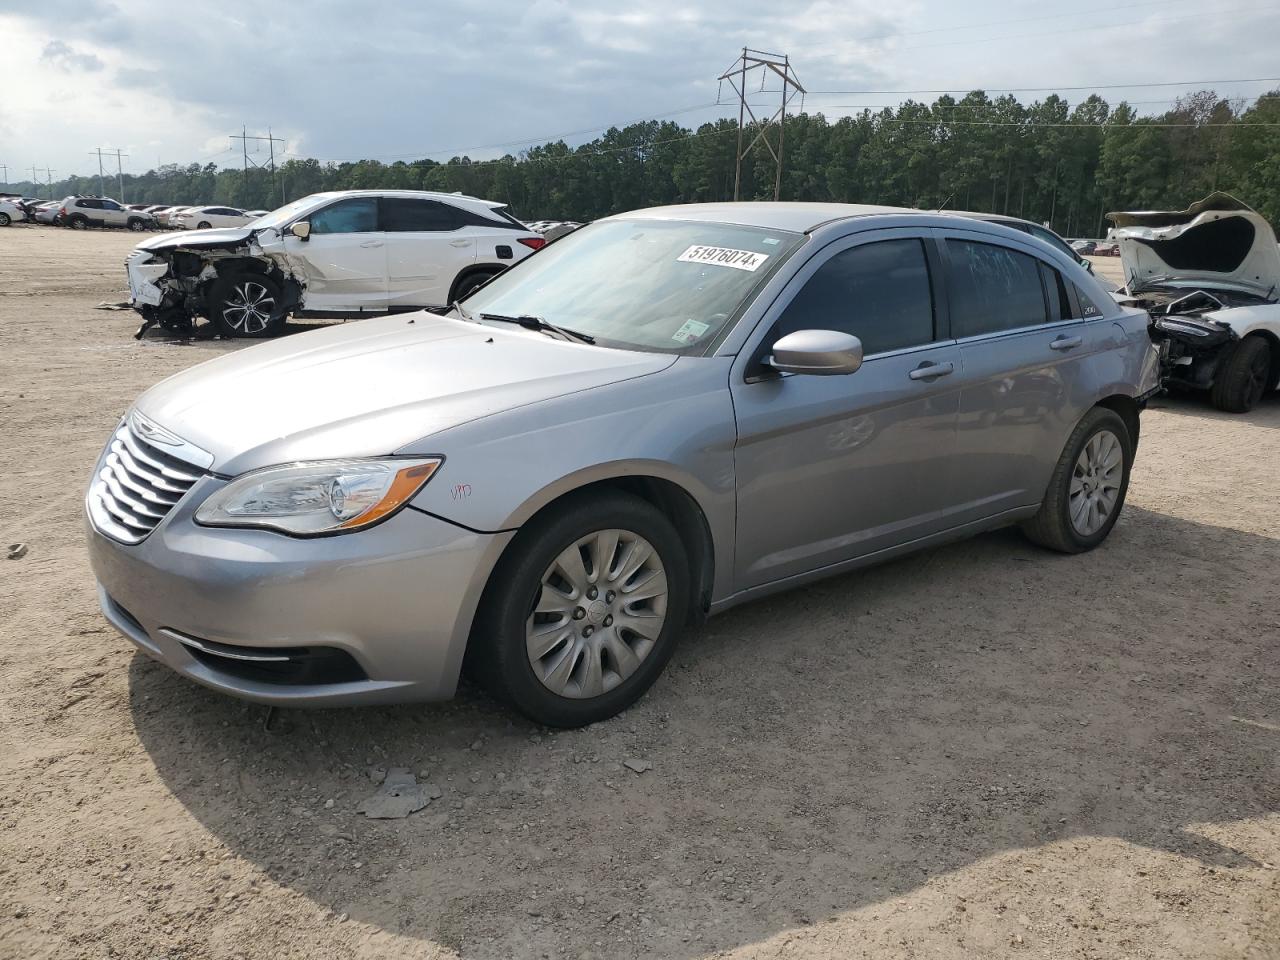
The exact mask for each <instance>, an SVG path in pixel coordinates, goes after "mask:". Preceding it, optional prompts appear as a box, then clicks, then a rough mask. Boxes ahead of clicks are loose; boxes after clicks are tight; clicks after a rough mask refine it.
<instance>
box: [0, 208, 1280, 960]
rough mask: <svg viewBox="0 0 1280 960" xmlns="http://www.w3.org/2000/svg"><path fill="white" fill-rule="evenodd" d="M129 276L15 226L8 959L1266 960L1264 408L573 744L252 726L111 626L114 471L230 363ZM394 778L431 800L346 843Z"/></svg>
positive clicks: (520, 736)
mask: <svg viewBox="0 0 1280 960" xmlns="http://www.w3.org/2000/svg"><path fill="white" fill-rule="evenodd" d="M136 240H137V237H135V236H129V235H127V234H123V233H115V234H112V233H103V232H96V231H90V232H87V233H83V234H81V233H71V232H69V231H60V230H56V229H53V228H42V227H31V226H15V227H13V228H10V229H7V230H0V537H2V538H3V543H0V546H3V545H5V544H8V543H12V542H18V541H21V542H24V543H26V544H28V546H29V552H28V553H27V554H26V556H24V557H23V558H21V559H20V560H5V559H0V957H2V958H4V960H9V958H22V960H38V958H58V960H68V958H78V957H93V958H102V957H117V958H119V957H125V958H135V957H137V958H149V960H151V958H159V957H167V958H171V960H178V958H184V960H186V958H192V960H195V958H217V960H220V958H235V957H244V958H257V957H271V958H306V960H317V958H353V957H359V958H373V957H393V956H394V957H397V958H420V957H433V958H434V957H465V958H507V957H535V958H562V957H670V958H679V960H684V958H696V957H708V956H715V957H734V958H764V957H787V958H795V957H806V958H817V957H824V958H846V957H876V958H883V957H902V958H907V957H944V958H950V957H955V958H960V957H965V958H972V957H1036V958H1050V957H1052V958H1058V957H1062V958H1106V960H1118V958H1126V957H1127V958H1153V960H1154V958H1159V960H1168V958H1182V957H1185V958H1192V957H1194V958H1206V957H1255V958H1262V957H1280V872H1277V865H1278V864H1280V700H1278V699H1277V691H1278V690H1280V648H1278V644H1280V602H1278V600H1277V598H1278V597H1280V540H1278V538H1280V486H1278V484H1277V480H1276V477H1277V475H1278V473H1280V400H1277V399H1275V398H1272V399H1270V400H1268V401H1267V402H1266V403H1265V404H1264V405H1263V406H1262V407H1261V408H1260V409H1258V410H1256V411H1255V412H1254V413H1252V414H1250V415H1246V416H1228V415H1224V414H1219V413H1216V412H1214V411H1213V410H1212V409H1210V408H1209V407H1208V406H1207V404H1205V403H1204V402H1201V401H1200V400H1192V399H1186V400H1184V399H1177V400H1174V399H1169V398H1162V399H1160V400H1158V401H1156V402H1155V403H1154V404H1153V408H1152V409H1151V410H1149V411H1148V412H1147V413H1146V414H1145V416H1144V420H1143V438H1142V444H1141V448H1140V449H1139V451H1138V458H1137V465H1136V468H1135V471H1134V475H1133V485H1132V488H1131V490H1130V495H1129V502H1128V505H1127V506H1126V508H1125V512H1124V515H1123V517H1122V518H1121V521H1120V523H1119V525H1118V526H1117V528H1116V529H1115V532H1114V533H1113V535H1112V536H1111V538H1110V540H1109V541H1108V542H1107V543H1106V544H1105V545H1104V546H1103V547H1102V548H1101V549H1099V550H1097V551H1096V552H1094V553H1091V554H1088V555H1085V556H1079V557H1064V556H1057V555H1053V554H1049V553H1045V552H1042V551H1040V550H1038V549H1036V548H1035V547H1033V546H1031V545H1030V544H1029V543H1027V542H1026V541H1024V540H1023V539H1022V538H1021V537H1020V536H1019V534H1018V533H1017V532H1015V531H1011V530H1010V531H1002V532H997V533H993V534H989V535H986V536H982V537H979V538H977V539H975V540H971V541H969V542H966V543H961V544H957V545H954V546H949V547H946V548H943V549H937V550H932V551H929V552H926V553H921V554H918V555H916V556H913V557H910V558H908V559H904V560H900V561H898V562H895V563H891V564H888V565H886V566H883V567H880V568H876V569H873V570H870V571H866V572H862V573H858V574H855V575H851V576H844V577H840V578H837V579H833V580H829V581H826V582H823V583H820V584H818V585H816V586H811V587H809V588H806V589H802V590H798V591H796V592H793V593H790V594H787V595H783V596H779V597H777V598H775V599H770V600H767V601H762V602H758V603H754V604H751V605H749V606H746V607H743V608H740V609H737V610H735V611H733V612H731V613H729V614H726V615H725V616H723V617H721V618H717V619H715V620H713V621H711V622H710V623H709V624H708V625H707V626H706V627H705V628H703V629H702V630H701V631H699V632H698V633H697V634H695V635H694V636H692V637H691V638H690V639H689V640H688V642H686V643H685V644H684V646H683V647H682V648H681V649H680V650H679V651H677V653H676V655H675V658H674V660H673V661H672V664H671V666H670V668H669V670H668V671H667V673H666V675H665V676H664V677H663V679H661V680H660V681H659V683H658V685H657V687H656V688H655V689H654V690H653V691H652V692H651V693H650V694H649V695H648V696H646V697H645V698H644V699H643V700H642V701H641V702H640V703H639V704H638V705H637V706H636V707H634V708H633V709H632V710H630V711H629V712H628V713H627V714H626V715H625V716H623V717H621V718H618V719H616V720H613V721H611V722H608V723H603V724H599V725H597V726H595V727H593V728H590V729H587V730H583V731H578V732H562V733H554V732H550V731H547V730H543V729H538V728H535V727H533V726H531V725H530V724H528V723H527V722H525V721H524V720H522V719H520V718H518V717H515V716H514V715H512V714H510V713H508V712H507V711H505V710H503V709H501V708H499V707H498V706H496V705H495V704H493V703H492V702H490V701H489V700H487V699H485V698H484V697H483V696H482V695H481V694H479V693H477V692H475V691H474V690H470V689H464V691H463V692H462V693H461V694H460V696H459V697H458V698H457V699H456V700H455V701H454V702H452V703H447V704H440V705H430V706H412V707H403V708H395V709H362V710H346V711H337V710H334V711H323V712H301V711H290V712H286V713H284V714H282V715H281V717H280V721H281V723H280V727H281V728H280V729H278V730H277V731H275V732H268V731H266V730H264V728H263V718H264V710H263V709H262V708H260V707H255V706H250V705H246V704H244V703H241V702H239V701H236V700H232V699H229V698H226V697H223V696H219V695H217V694H214V693H211V692H209V691H206V690H204V689H203V688H200V687H198V686H195V685H193V684H192V683H190V682H188V681H186V680H183V679H181V678H180V677H178V676H177V675H175V674H173V673H171V672H170V671H168V670H167V669H165V668H163V667H161V666H159V665H157V664H154V663H152V662H151V661H149V660H147V659H146V658H144V657H143V656H141V655H139V654H136V653H135V652H134V650H133V648H132V647H131V646H130V645H129V644H128V643H127V642H126V641H125V640H124V639H123V638H122V637H120V636H118V635H117V634H116V633H115V632H114V631H113V630H112V629H110V628H109V627H108V626H107V625H106V623H105V622H104V621H103V620H102V618H101V617H100V616H99V614H98V610H97V604H96V601H95V596H94V585H93V580H92V577H91V575H90V572H89V569H88V565H87V561H86V555H85V549H84V546H83V532H82V521H81V497H82V494H83V490H84V487H85V484H86V481H87V478H88V475H89V472H90V469H91V467H92V464H93V462H94V459H95V457H96V456H97V454H98V452H99V449H100V447H101V445H102V444H103V442H104V441H105V439H106V438H107V436H108V434H109V432H110V430H111V428H112V426H113V425H114V423H115V421H116V419H117V417H119V416H120V414H121V413H122V411H124V410H125V408H126V407H127V405H128V404H129V403H130V401H131V400H132V399H133V398H134V397H135V396H136V395H137V394H138V393H139V392H140V391H142V390H143V389H144V388H146V387H147V386H149V385H151V384H152V383H154V382H155V381H157V380H159V379H160V378H161V377H164V376H166V375H168V374H170V373H173V372H174V371H177V370H181V369H183V368H185V367H187V366H189V365H191V364H193V363H196V362H199V361H200V360H203V359H205V358H207V357H210V356H213V355H214V354H217V353H221V352H223V351H226V350H231V349H237V348H238V347H235V346H232V345H229V344H227V343H222V342H204V343H199V344H195V345H175V344H172V343H166V342H160V341H149V342H144V343H138V342H135V341H134V340H133V339H132V338H131V336H130V335H131V334H132V332H133V329H134V327H135V325H136V320H135V318H134V316H133V315H132V314H131V313H112V312H100V311H95V310H94V309H93V307H94V306H95V305H96V304H98V303H99V302H101V301H110V300H118V299H121V298H122V297H123V295H124V291H123V286H124V272H123V267H122V260H123V258H124V256H125V254H126V253H127V251H128V250H129V248H130V247H131V245H132V244H133V243H134V242H135V241H136ZM627 759H643V760H647V761H649V762H650V763H652V765H653V766H652V769H650V770H648V771H647V772H645V773H642V774H636V773H633V772H632V771H631V770H630V769H627V768H625V767H623V766H622V763H623V761H624V760H627ZM396 766H405V767H409V768H411V769H412V770H413V771H414V772H416V773H418V774H419V775H420V776H421V777H423V778H425V779H427V780H429V781H431V782H432V783H434V784H436V785H438V786H439V787H440V788H441V789H442V791H443V796H442V797H441V798H440V799H437V800H435V801H434V802H432V803H431V804H430V805H429V806H428V807H427V808H426V809H424V810H422V811H421V812H419V813H416V814H413V815H412V816H410V817H409V818H407V819H404V820H398V821H372V820H366V819H365V818H364V817H363V816H361V815H359V814H357V813H356V812H355V809H354V808H355V806H356V804H357V803H358V802H359V801H360V800H361V799H362V798H364V797H365V796H367V795H369V794H370V793H371V792H372V790H373V785H372V783H371V782H370V779H369V777H368V772H367V771H368V768H370V767H381V768H387V767H396ZM330 801H332V802H330Z"/></svg>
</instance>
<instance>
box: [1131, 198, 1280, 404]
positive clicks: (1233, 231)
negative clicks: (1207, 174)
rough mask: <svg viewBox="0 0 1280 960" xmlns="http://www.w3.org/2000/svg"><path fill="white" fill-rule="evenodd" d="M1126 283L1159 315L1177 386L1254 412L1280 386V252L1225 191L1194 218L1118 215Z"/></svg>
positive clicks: (1171, 381)
mask: <svg viewBox="0 0 1280 960" xmlns="http://www.w3.org/2000/svg"><path fill="white" fill-rule="evenodd" d="M1107 217H1108V218H1109V219H1110V220H1111V221H1112V223H1114V224H1115V229H1113V230H1112V231H1111V233H1110V239H1111V240H1114V241H1116V242H1117V243H1118V244H1119V247H1120V263H1121V266H1122V267H1123V269H1124V276H1125V285H1124V287H1123V289H1122V290H1120V291H1117V292H1116V293H1115V294H1114V296H1115V298H1116V299H1117V300H1119V301H1120V302H1121V303H1123V304H1131V305H1134V306H1140V307H1143V308H1145V309H1146V310H1147V311H1149V312H1150V314H1151V317H1152V324H1151V326H1152V334H1153V336H1154V337H1155V339H1156V340H1157V341H1158V342H1159V343H1160V348H1161V356H1162V358H1163V361H1164V372H1165V382H1166V383H1167V384H1168V385H1169V386H1173V387H1181V388H1186V389H1192V390H1207V391H1209V398H1210V400H1211V402H1212V403H1213V405H1214V406H1215V407H1217V408H1218V409H1219V410H1226V411H1228V412H1229V413H1245V412H1247V411H1248V410H1251V409H1252V408H1253V407H1254V405H1255V404H1257V402H1258V401H1259V400H1261V399H1262V397H1263V396H1264V395H1265V394H1267V393H1268V392H1270V391H1273V390H1275V389H1276V386H1277V384H1278V382H1280V247H1277V246H1276V235H1275V231H1273V230H1272V229H1271V224H1270V223H1268V222H1267V220H1266V219H1265V218H1264V217H1262V216H1261V215H1260V214H1258V213H1256V212H1255V211H1254V210H1252V209H1250V208H1249V207H1248V206H1246V205H1245V204H1243V203H1241V202H1240V201H1239V200H1237V199H1236V198H1235V197H1232V196H1230V195H1228V194H1225V193H1214V194H1212V195H1210V196H1208V197H1206V198H1205V199H1203V200H1201V201H1200V202H1198V203H1193V204H1192V205H1191V206H1190V207H1188V208H1187V209H1186V210H1178V211H1141V212H1132V213H1109V214H1107Z"/></svg>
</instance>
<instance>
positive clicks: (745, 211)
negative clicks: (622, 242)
mask: <svg viewBox="0 0 1280 960" xmlns="http://www.w3.org/2000/svg"><path fill="white" fill-rule="evenodd" d="M924 212H927V211H922V210H912V209H910V208H908V207H881V206H875V205H873V204H868V203H803V202H786V201H754V200H748V201H739V202H736V203H681V204H673V205H671V206H667V207H649V208H647V209H644V210H631V211H628V212H627V213H620V214H616V215H615V217H610V218H606V219H615V218H616V219H626V220H635V219H644V220H703V221H707V222H709V223H731V224H736V225H739V226H744V227H764V228H765V229H768V230H791V231H794V232H795V233H808V232H809V231H810V230H813V229H814V228H815V227H819V226H821V225H822V224H824V223H830V222H831V221H833V220H847V219H849V218H851V217H870V216H875V215H876V214H887V213H895V214H896V213H924Z"/></svg>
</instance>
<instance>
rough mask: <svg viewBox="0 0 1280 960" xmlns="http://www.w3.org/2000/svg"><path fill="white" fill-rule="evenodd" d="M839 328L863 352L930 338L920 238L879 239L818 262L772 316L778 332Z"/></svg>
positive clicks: (930, 313)
mask: <svg viewBox="0 0 1280 960" xmlns="http://www.w3.org/2000/svg"><path fill="white" fill-rule="evenodd" d="M796 330H840V331H842V332H843V333H851V334H853V335H854V336H855V337H857V338H858V339H859V340H861V341H862V349H863V352H864V353H866V354H867V355H871V354H873V353H885V352H887V351H889V350H901V349H902V348H904V347H915V346H919V345H920V344H924V343H930V342H931V341H932V340H933V293H932V291H931V289H930V287H929V263H928V260H926V259H925V253H924V244H923V242H922V241H920V240H916V239H908V240H882V241H880V242H879V243H867V244H863V245H861V246H857V247H852V248H850V249H848V250H844V251H841V252H840V253H837V254H836V255H835V256H833V257H832V258H831V259H830V260H828V261H827V262H826V263H824V264H823V265H822V266H821V267H819V268H818V270H817V272H816V273H815V274H814V275H813V276H812V277H810V278H809V281H808V282H807V283H806V284H805V285H804V287H803V288H802V289H801V290H800V292H799V293H798V294H796V296H795V299H794V300H792V301H791V303H789V304H788V305H787V308H786V310H785V311H783V314H782V317H781V318H780V319H779V320H778V327H777V332H778V335H779V336H785V335H786V334H788V333H794V332H795V331H796Z"/></svg>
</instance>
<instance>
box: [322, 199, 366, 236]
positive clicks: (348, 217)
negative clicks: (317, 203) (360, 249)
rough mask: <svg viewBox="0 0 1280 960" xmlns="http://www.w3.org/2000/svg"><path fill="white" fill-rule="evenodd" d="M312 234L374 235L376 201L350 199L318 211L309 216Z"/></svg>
mask: <svg viewBox="0 0 1280 960" xmlns="http://www.w3.org/2000/svg"><path fill="white" fill-rule="evenodd" d="M309 219H310V221H311V232H312V233H375V232H377V229H378V201H377V199H375V198H374V197H351V198H350V199H347V200H339V201H338V202H337V203H335V204H333V205H332V206H328V207H325V208H324V209H323V210H318V211H316V212H315V213H313V214H312V215H311V216H310V218H309Z"/></svg>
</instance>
